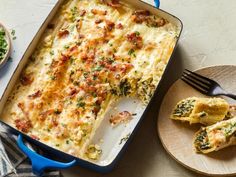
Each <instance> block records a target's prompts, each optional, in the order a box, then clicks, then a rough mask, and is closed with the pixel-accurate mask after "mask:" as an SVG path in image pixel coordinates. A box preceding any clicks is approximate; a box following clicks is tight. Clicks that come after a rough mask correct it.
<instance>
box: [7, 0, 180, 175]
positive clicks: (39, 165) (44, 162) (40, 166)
mask: <svg viewBox="0 0 236 177" xmlns="http://www.w3.org/2000/svg"><path fill="white" fill-rule="evenodd" d="M154 3H155V7H156V8H159V6H160V1H159V0H154ZM172 16H173V15H172ZM175 18H177V17H175ZM179 21H180V20H179ZM180 22H181V21H180ZM181 24H182V22H181ZM181 31H182V28H181ZM181 31H180V34H181ZM177 42H178V41H177ZM177 42H176V44H177ZM175 48H176V45H175ZM173 52H174V51H173ZM170 60H171V58H170ZM169 63H170V62H168V64H167V67H168V65H169ZM165 72H166V70H165V71H164V73H163V75H164V74H165ZM162 79H163V77H162V78H161V81H162ZM161 81H160V82H161ZM158 87H159V84H158ZM158 87H157V89H156V91H155V94H154V96H153V97H155V95H156V94H157V90H158ZM152 102H153V98H152V99H151V101H150V103H149V104H148V106H147V107H146V109H145V111H144V114H143V115H142V117H141V118H140V121H139V122H138V123H137V125H136V126H135V128H134V130H133V132H132V133H131V136H130V138H129V140H128V141H127V142H126V143H125V145H124V146H123V148H122V149H121V151H120V152H119V153H118V155H117V156H116V158H115V159H114V160H113V161H112V162H111V163H110V164H109V165H107V166H99V165H97V164H94V163H91V162H88V161H85V160H83V159H80V158H76V157H74V156H72V155H69V154H66V153H64V152H62V151H59V150H56V149H54V148H52V147H50V146H47V145H45V144H43V143H41V142H39V141H37V140H34V139H32V138H31V137H29V136H27V135H25V134H21V132H19V131H18V130H16V129H15V128H13V127H11V126H10V125H8V124H6V123H4V122H2V123H3V124H5V125H6V126H7V127H8V128H9V130H10V131H11V132H12V133H14V134H17V135H18V139H17V145H18V147H19V148H20V149H21V150H22V151H23V152H24V153H25V154H26V155H27V156H28V157H29V159H30V160H31V163H32V170H33V173H34V174H36V175H37V176H42V174H43V171H44V170H45V169H48V168H50V169H51V168H53V169H64V168H69V167H72V166H74V165H77V164H78V165H80V166H82V167H85V168H89V169H92V170H95V171H98V172H102V173H104V172H108V171H111V170H112V169H113V167H114V166H115V164H116V162H117V161H118V159H119V158H120V157H121V155H122V153H123V152H124V150H125V149H126V147H127V145H128V144H129V143H130V139H132V137H133V135H134V132H135V131H136V130H137V128H138V126H139V125H140V122H141V120H142V119H143V117H144V116H145V114H146V112H147V110H148V108H149V107H150V105H151V103H152ZM23 138H24V139H25V140H27V141H29V142H31V143H33V144H35V145H38V146H39V147H40V148H42V150H45V152H49V153H51V154H53V155H55V156H56V157H59V158H60V159H65V160H67V161H69V162H58V161H55V160H51V159H49V158H46V157H43V156H42V155H40V154H38V153H36V152H35V151H33V150H31V149H30V148H29V147H27V146H26V145H25V144H24V142H23Z"/></svg>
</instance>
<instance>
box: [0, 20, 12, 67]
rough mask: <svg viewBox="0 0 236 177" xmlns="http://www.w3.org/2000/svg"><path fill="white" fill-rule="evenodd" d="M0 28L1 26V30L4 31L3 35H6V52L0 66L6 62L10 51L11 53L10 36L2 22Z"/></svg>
mask: <svg viewBox="0 0 236 177" xmlns="http://www.w3.org/2000/svg"><path fill="white" fill-rule="evenodd" d="M0 28H3V30H4V31H5V37H6V41H7V52H6V54H5V56H4V58H3V59H2V60H1V61H0V68H1V67H2V66H3V65H4V64H5V63H6V62H7V60H8V58H9V57H10V53H11V37H10V34H9V32H8V31H7V29H6V28H5V26H3V24H1V23H0Z"/></svg>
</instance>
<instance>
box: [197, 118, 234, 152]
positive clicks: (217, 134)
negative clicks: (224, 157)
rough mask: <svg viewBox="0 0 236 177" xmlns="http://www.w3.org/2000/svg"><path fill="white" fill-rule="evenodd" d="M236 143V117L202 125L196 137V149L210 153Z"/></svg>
mask: <svg viewBox="0 0 236 177" xmlns="http://www.w3.org/2000/svg"><path fill="white" fill-rule="evenodd" d="M235 144H236V117H234V118H232V119H229V120H224V121H221V122H218V123H216V124H214V125H211V126H208V127H202V128H201V129H200V130H199V131H198V132H197V133H196V134H195V137H194V149H195V151H196V152H198V153H204V154H206V153H209V152H212V151H218V150H219V149H222V148H225V147H227V146H231V145H235Z"/></svg>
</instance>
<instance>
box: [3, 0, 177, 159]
mask: <svg viewBox="0 0 236 177" xmlns="http://www.w3.org/2000/svg"><path fill="white" fill-rule="evenodd" d="M179 31H180V30H179V29H178V28H177V27H176V26H175V25H173V24H172V23H170V22H169V21H168V20H167V19H164V18H162V17H159V16H157V15H153V14H152V13H151V12H150V11H147V10H142V9H135V8H134V7H133V6H131V5H129V4H127V3H125V2H122V1H118V0H111V1H108V0H70V1H67V2H66V4H64V5H63V6H62V8H61V10H60V11H59V13H58V14H57V15H56V17H55V19H54V20H53V21H52V23H50V24H49V25H48V28H47V30H46V32H45V34H44V36H43V37H42V40H41V42H40V43H39V45H38V47H37V49H36V50H35V52H34V53H33V55H32V56H31V57H30V58H29V62H28V64H27V65H26V67H25V69H24V70H23V72H22V73H21V77H20V79H19V81H18V82H17V84H16V85H15V87H14V89H13V91H12V93H11V94H10V96H9V98H8V100H7V102H6V105H5V108H4V111H3V113H2V115H1V118H2V120H3V121H4V122H6V123H8V124H10V125H11V126H13V127H15V128H16V129H18V130H19V131H21V132H23V133H25V134H27V135H29V136H31V137H32V138H35V139H37V140H38V141H41V142H43V143H45V144H47V145H49V146H51V147H53V148H56V149H58V150H61V151H63V152H66V153H68V154H71V155H73V156H76V157H80V158H89V159H97V158H98V156H99V154H101V150H100V149H99V147H98V146H96V145H94V144H91V141H90V140H91V138H92V137H93V136H94V134H95V130H96V129H97V128H98V127H99V124H100V122H101V120H102V119H103V117H104V113H105V112H106V110H107V109H108V107H109V105H110V104H111V103H112V102H115V101H116V100H117V99H118V98H121V97H137V98H139V99H140V100H141V101H142V103H143V104H144V105H145V104H147V103H148V102H149V100H150V99H151V97H152V96H153V93H154V90H155V89H156V87H157V84H158V82H159V81H160V79H161V77H162V74H163V71H164V69H165V67H166V64H167V62H168V60H169V58H170V55H171V53H172V51H173V49H174V46H175V44H176V40H177V37H178V34H179ZM127 111H129V110H127Z"/></svg>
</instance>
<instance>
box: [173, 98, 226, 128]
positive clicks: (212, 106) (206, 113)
mask: <svg viewBox="0 0 236 177" xmlns="http://www.w3.org/2000/svg"><path fill="white" fill-rule="evenodd" d="M229 109H230V106H229V104H228V103H227V102H226V101H225V100H224V99H222V98H197V97H189V98H186V99H184V100H181V101H180V102H178V103H177V105H176V106H175V108H174V110H173V112H172V114H171V119H175V120H181V121H188V122H189V123H190V124H192V123H201V124H204V125H212V124H214V123H216V122H219V121H221V120H223V119H225V118H228V117H229Z"/></svg>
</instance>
